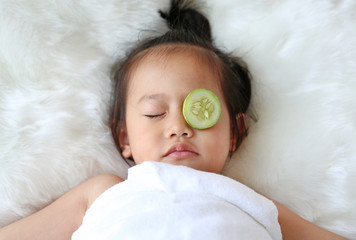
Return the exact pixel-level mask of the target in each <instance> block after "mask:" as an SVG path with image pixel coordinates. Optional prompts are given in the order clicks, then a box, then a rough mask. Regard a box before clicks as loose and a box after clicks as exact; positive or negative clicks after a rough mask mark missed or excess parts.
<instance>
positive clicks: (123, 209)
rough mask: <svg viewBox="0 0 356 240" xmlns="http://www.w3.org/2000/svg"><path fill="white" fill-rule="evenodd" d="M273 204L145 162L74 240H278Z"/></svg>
mask: <svg viewBox="0 0 356 240" xmlns="http://www.w3.org/2000/svg"><path fill="white" fill-rule="evenodd" d="M277 218H278V212H277V209H276V207H275V205H274V204H273V202H272V201H270V200H268V199H266V198H265V197H263V196H261V195H259V194H257V193H256V192H254V191H253V190H252V189H250V188H248V187H246V186H244V185H243V184H241V183H239V182H237V181H234V180H232V179H230V178H227V177H225V176H222V175H218V174H214V173H207V172H202V171H197V170H194V169H191V168H188V167H184V166H174V165H170V164H165V163H157V162H144V163H142V164H140V165H137V166H135V167H132V168H131V169H129V174H128V179H127V180H126V181H124V182H122V183H119V184H117V185H115V186H113V187H111V188H110V189H108V190H107V191H105V192H104V193H103V194H102V195H101V196H99V198H98V199H96V200H95V201H94V203H93V204H92V206H91V207H90V208H89V209H88V211H87V213H86V215H85V217H84V219H83V224H82V226H81V227H80V228H79V229H78V230H77V231H76V232H75V233H74V234H73V236H72V239H73V240H79V239H85V240H90V239H155V240H157V239H177V240H178V239H179V240H181V239H194V240H199V239H204V240H208V239H212V240H213V239H224V240H228V239H235V240H236V239H246V240H253V239H259V240H261V239H263V240H264V239H282V235H281V231H280V227H279V224H278V220H277Z"/></svg>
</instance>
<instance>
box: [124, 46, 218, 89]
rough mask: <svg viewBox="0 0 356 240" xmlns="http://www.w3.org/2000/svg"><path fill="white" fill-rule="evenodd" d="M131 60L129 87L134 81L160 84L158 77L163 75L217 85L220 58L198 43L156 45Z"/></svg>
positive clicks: (161, 77)
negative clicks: (193, 44)
mask: <svg viewBox="0 0 356 240" xmlns="http://www.w3.org/2000/svg"><path fill="white" fill-rule="evenodd" d="M134 61H135V62H134V65H133V67H132V69H131V73H130V75H129V86H131V87H132V86H134V85H137V83H141V84H143V85H146V86H147V87H149V86H151V85H152V84H161V83H162V81H161V82H160V81H158V80H165V79H166V80H167V81H168V79H169V80H174V79H176V80H177V81H178V82H179V81H184V80H189V81H190V83H191V84H192V85H196V84H198V85H199V84H201V83H204V84H207V83H208V82H209V83H210V84H214V85H216V84H217V85H220V74H219V73H220V71H219V70H220V59H219V58H218V57H217V55H216V54H215V53H214V52H212V51H209V50H207V49H204V48H202V47H198V46H191V45H185V44H167V45H163V46H162V45H161V46H156V47H152V48H150V49H147V50H145V51H143V52H141V53H140V54H139V55H138V56H137V58H136V59H135V60H134ZM155 80H157V81H155ZM164 83H168V82H163V83H162V84H164ZM129 88H130V87H129Z"/></svg>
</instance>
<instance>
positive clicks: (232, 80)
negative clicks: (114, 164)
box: [111, 0, 251, 156]
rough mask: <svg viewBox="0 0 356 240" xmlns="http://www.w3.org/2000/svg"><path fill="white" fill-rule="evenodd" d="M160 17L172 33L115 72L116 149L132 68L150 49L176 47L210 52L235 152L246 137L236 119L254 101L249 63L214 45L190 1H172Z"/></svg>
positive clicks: (148, 44) (113, 126)
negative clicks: (215, 68) (225, 107)
mask: <svg viewBox="0 0 356 240" xmlns="http://www.w3.org/2000/svg"><path fill="white" fill-rule="evenodd" d="M159 14H160V15H161V17H162V18H163V19H165V20H166V21H167V23H168V26H169V28H170V30H169V31H168V32H166V33H165V34H164V35H162V36H159V37H155V38H153V39H148V40H146V41H144V42H143V43H141V44H140V45H139V46H138V47H137V48H136V49H134V50H133V51H132V52H131V53H130V54H129V55H128V56H127V58H126V59H125V60H124V61H122V62H120V63H118V64H117V66H115V67H114V69H113V77H114V80H115V81H116V87H115V93H114V94H115V97H114V104H113V111H112V116H111V130H112V134H113V137H114V140H115V144H116V146H117V148H118V149H119V150H120V149H121V147H120V142H119V133H120V129H121V128H122V127H123V126H124V124H125V116H126V98H127V87H128V80H129V78H130V74H131V71H132V69H133V68H134V66H137V63H138V62H139V61H140V59H142V58H144V57H145V56H146V55H147V54H149V51H150V50H152V49H154V48H155V47H156V48H157V47H158V46H163V45H168V44H171V45H172V44H173V45H177V46H178V45H180V46H183V47H184V46H187V47H189V46H190V47H191V46H196V47H200V48H202V49H204V50H205V51H206V52H207V53H208V54H207V56H208V57H209V56H210V58H211V62H215V65H216V66H214V67H217V72H218V74H219V77H220V86H221V90H222V92H223V95H224V100H225V102H226V105H227V109H228V112H229V116H230V122H231V126H232V131H231V134H232V137H233V139H236V142H235V143H232V144H233V146H232V149H234V150H236V149H237V148H238V146H239V145H240V144H241V142H242V140H243V139H244V137H245V136H246V135H247V129H246V126H245V125H244V120H241V119H240V120H237V119H236V117H237V116H238V117H241V114H242V113H246V111H247V108H248V106H249V104H250V99H251V78H250V74H249V71H248V69H247V67H246V64H245V63H244V62H243V61H242V60H241V59H240V58H237V57H232V56H230V55H229V54H226V53H223V52H222V51H220V50H219V49H217V48H215V47H214V46H213V43H212V37H211V30H210V24H209V21H208V19H207V18H205V17H204V16H203V15H202V14H200V13H199V12H198V11H196V10H195V9H193V8H192V6H191V2H188V1H184V0H171V7H170V10H169V12H168V13H165V12H163V11H159ZM213 58H217V59H218V61H216V60H215V61H214V60H213ZM120 153H121V151H120ZM231 154H232V153H230V156H231Z"/></svg>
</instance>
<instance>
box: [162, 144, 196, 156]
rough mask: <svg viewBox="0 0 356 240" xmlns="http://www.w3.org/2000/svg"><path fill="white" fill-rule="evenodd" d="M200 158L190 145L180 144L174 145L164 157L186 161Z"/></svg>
mask: <svg viewBox="0 0 356 240" xmlns="http://www.w3.org/2000/svg"><path fill="white" fill-rule="evenodd" d="M195 156H198V153H197V152H195V151H194V149H193V148H192V147H190V146H189V145H188V144H184V143H179V144H175V145H173V146H172V147H171V148H170V149H169V150H168V152H167V153H166V154H165V155H164V157H169V158H174V159H178V160H179V159H185V158H191V157H195Z"/></svg>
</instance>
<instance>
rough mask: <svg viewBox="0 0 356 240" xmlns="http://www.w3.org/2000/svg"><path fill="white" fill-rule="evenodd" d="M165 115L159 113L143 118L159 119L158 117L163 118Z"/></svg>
mask: <svg viewBox="0 0 356 240" xmlns="http://www.w3.org/2000/svg"><path fill="white" fill-rule="evenodd" d="M165 114H166V113H160V114H146V115H145V117H148V118H159V117H163V116H164V115H165Z"/></svg>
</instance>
